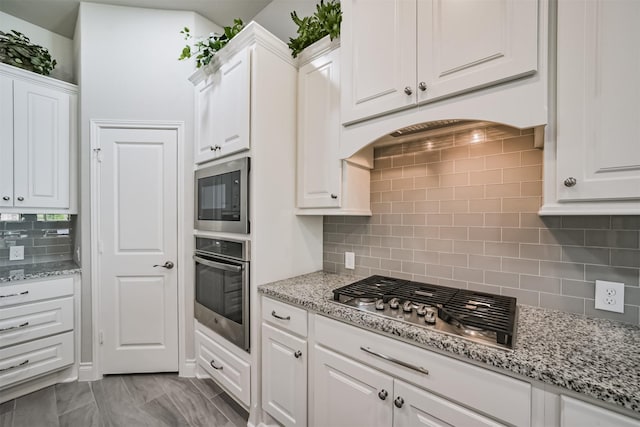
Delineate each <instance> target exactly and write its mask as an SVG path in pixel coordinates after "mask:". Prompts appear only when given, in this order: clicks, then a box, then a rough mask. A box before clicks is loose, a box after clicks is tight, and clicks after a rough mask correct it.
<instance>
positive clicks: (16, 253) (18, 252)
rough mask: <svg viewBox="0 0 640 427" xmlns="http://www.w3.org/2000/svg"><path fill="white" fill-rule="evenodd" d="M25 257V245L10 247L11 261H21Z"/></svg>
mask: <svg viewBox="0 0 640 427" xmlns="http://www.w3.org/2000/svg"><path fill="white" fill-rule="evenodd" d="M23 259H24V246H11V247H10V248H9V261H20V260H23Z"/></svg>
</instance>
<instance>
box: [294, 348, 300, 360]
mask: <svg viewBox="0 0 640 427" xmlns="http://www.w3.org/2000/svg"><path fill="white" fill-rule="evenodd" d="M293 355H294V357H295V358H296V359H300V357H301V356H302V352H301V351H300V350H298V351H296V352H295V353H293Z"/></svg>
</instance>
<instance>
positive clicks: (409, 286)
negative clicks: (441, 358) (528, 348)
mask: <svg viewBox="0 0 640 427" xmlns="http://www.w3.org/2000/svg"><path fill="white" fill-rule="evenodd" d="M333 299H334V300H335V301H337V302H339V303H341V304H345V305H348V306H351V307H354V308H357V309H359V310H363V311H367V312H370V313H372V314H377V315H380V316H383V317H390V318H393V319H396V320H400V321H404V322H408V323H411V324H415V325H419V326H422V327H426V328H429V329H433V330H436V331H440V332H444V333H448V334H452V335H457V336H460V337H463V338H466V339H469V340H472V341H475V342H479V343H482V344H486V345H491V346H494V347H498V348H502V349H511V348H513V346H514V344H515V332H516V307H517V306H516V299H515V298H512V297H507V296H504V295H494V294H489V293H484V292H476V291H471V290H468V289H456V288H448V287H446V286H439V285H432V284H427V283H420V282H413V281H410V280H403V279H395V278H393V277H385V276H370V277H367V278H366V279H362V280H359V281H357V282H354V283H351V284H349V285H346V286H343V287H341V288H338V289H335V290H334V291H333Z"/></svg>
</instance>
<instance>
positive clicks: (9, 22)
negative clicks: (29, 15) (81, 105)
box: [0, 12, 76, 83]
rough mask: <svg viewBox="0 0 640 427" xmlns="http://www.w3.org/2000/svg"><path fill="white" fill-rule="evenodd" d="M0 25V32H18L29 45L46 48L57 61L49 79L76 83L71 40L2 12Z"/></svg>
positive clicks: (0, 13)
mask: <svg viewBox="0 0 640 427" xmlns="http://www.w3.org/2000/svg"><path fill="white" fill-rule="evenodd" d="M0 23H1V25H0V30H2V31H3V32H7V31H10V30H16V31H19V32H21V33H22V34H24V35H25V36H27V37H29V39H31V43H34V44H37V45H40V46H42V47H45V48H47V50H48V51H49V53H50V54H51V57H52V58H53V59H55V60H56V61H57V65H56V68H54V69H53V71H52V72H51V74H50V76H51V77H54V78H56V79H59V80H64V81H66V82H70V83H75V82H76V79H75V72H74V69H75V65H74V60H73V58H74V56H73V40H71V39H68V38H66V37H63V36H61V35H58V34H55V33H52V32H51V31H49V30H45V29H44V28H42V27H38V26H37V25H34V24H31V23H30V22H27V21H23V20H22V19H19V18H16V17H15V16H12V15H8V14H6V13H3V12H0Z"/></svg>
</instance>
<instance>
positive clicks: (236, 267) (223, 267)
mask: <svg viewBox="0 0 640 427" xmlns="http://www.w3.org/2000/svg"><path fill="white" fill-rule="evenodd" d="M193 259H194V260H195V261H196V262H198V263H200V264H202V265H206V266H208V267H213V268H219V269H220V270H226V271H234V272H236V273H239V272H241V271H242V266H239V265H232V264H225V263H223V262H216V261H209V260H208V259H204V258H201V257H199V256H195V255H194V256H193Z"/></svg>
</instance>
